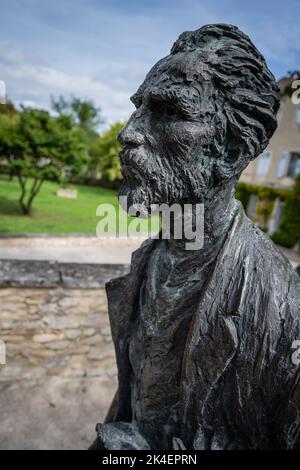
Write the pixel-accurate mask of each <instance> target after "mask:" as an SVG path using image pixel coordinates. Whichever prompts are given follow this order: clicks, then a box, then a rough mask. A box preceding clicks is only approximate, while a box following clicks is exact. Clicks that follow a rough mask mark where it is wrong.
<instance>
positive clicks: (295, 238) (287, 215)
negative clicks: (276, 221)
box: [272, 175, 300, 247]
mask: <svg viewBox="0 0 300 470" xmlns="http://www.w3.org/2000/svg"><path fill="white" fill-rule="evenodd" d="M272 239H273V240H274V241H275V242H276V243H280V244H282V245H284V246H288V247H293V246H294V245H296V243H299V241H300V175H298V176H297V177H296V179H295V185H294V187H293V189H292V191H291V192H290V194H288V196H287V197H286V199H285V205H284V210H283V217H282V221H281V224H280V231H279V232H277V233H274V234H273V236H272ZM276 240H280V241H276Z"/></svg>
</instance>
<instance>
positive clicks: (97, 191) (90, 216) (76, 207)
mask: <svg viewBox="0 0 300 470" xmlns="http://www.w3.org/2000/svg"><path fill="white" fill-rule="evenodd" d="M59 188H60V186H59V185H58V184H57V183H52V182H49V181H45V182H44V183H43V186H42V188H41V190H40V192H39V193H38V195H37V196H36V198H35V199H34V201H33V208H32V213H31V215H30V216H28V215H23V214H22V213H21V209H20V206H19V203H18V199H19V197H20V189H19V185H18V182H17V179H16V178H14V179H13V181H8V178H7V177H6V176H4V175H0V234H25V233H49V234H51V233H52V234H64V233H74V234H75V233H77V234H93V235H96V227H97V224H98V223H99V222H100V221H101V219H102V220H104V219H105V220H106V222H107V220H108V215H107V212H103V213H102V216H103V217H102V218H101V217H100V216H97V215H96V209H97V207H98V206H99V205H100V204H112V205H113V206H114V207H115V209H116V215H117V227H116V230H117V232H118V231H119V218H118V214H119V210H120V211H121V214H122V220H124V224H125V227H126V225H128V223H129V222H131V221H133V223H136V222H137V219H133V218H132V217H128V216H127V214H126V213H125V212H123V211H122V209H120V208H119V204H118V199H117V192H116V191H113V190H111V189H106V188H101V187H91V186H83V185H72V184H69V185H68V186H67V188H68V189H77V192H78V196H77V199H68V198H63V197H58V196H56V191H57V190H58V189H59ZM110 220H111V219H110ZM152 221H153V222H152V223H153V226H152V228H153V231H154V232H157V231H158V229H159V221H158V219H157V218H156V219H155V218H153V219H152ZM139 223H140V227H141V231H142V232H147V229H148V224H149V227H150V219H148V221H147V220H143V221H141V220H140V219H139ZM103 225H105V224H103ZM113 230H114V227H113V226H111V225H110V226H109V228H108V229H107V228H103V229H101V230H100V232H101V233H103V232H107V233H110V234H112V235H114V234H115V233H114V231H113ZM122 235H125V234H124V233H123V234H122Z"/></svg>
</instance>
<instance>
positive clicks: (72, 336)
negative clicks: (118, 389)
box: [0, 261, 128, 388]
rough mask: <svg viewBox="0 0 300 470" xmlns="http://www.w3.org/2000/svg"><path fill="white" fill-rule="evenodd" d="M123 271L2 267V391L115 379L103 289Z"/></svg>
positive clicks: (17, 264) (89, 267)
mask: <svg viewBox="0 0 300 470" xmlns="http://www.w3.org/2000/svg"><path fill="white" fill-rule="evenodd" d="M127 270H128V267H126V266H120V265H111V266H110V265H102V266H99V265H76V264H60V263H47V262H38V261H35V262H28V261H27V262H26V261H22V262H20V261H0V324H1V330H0V339H1V340H2V341H4V342H5V345H6V365H0V387H2V388H3V387H7V386H9V385H14V386H15V387H18V386H19V387H20V386H24V387H31V386H35V385H38V384H40V383H42V382H44V380H45V378H47V377H49V376H57V377H60V378H84V377H87V378H92V377H112V376H114V375H115V374H116V367H115V357H114V348H113V345H112V341H111V335H110V327H109V320H108V315H107V303H106V294H105V289H104V285H105V282H106V281H107V280H108V279H110V278H112V277H117V276H118V275H121V274H123V273H125V272H126V271H127Z"/></svg>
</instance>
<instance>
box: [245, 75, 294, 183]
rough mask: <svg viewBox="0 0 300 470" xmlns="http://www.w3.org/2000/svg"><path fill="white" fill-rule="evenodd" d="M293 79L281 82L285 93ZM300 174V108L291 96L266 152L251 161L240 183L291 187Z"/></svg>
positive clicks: (284, 100) (283, 105) (285, 99)
mask: <svg viewBox="0 0 300 470" xmlns="http://www.w3.org/2000/svg"><path fill="white" fill-rule="evenodd" d="M291 81H292V79H291V78H290V77H284V78H283V79H281V80H280V81H279V87H280V89H281V90H283V89H284V88H285V87H286V86H287V85H289V84H290V83H291ZM299 173H300V105H299V104H294V103H293V101H292V99H291V97H290V96H284V97H282V99H281V104H280V109H279V112H278V128H277V130H276V131H275V133H274V135H273V137H272V139H271V140H270V143H269V145H268V147H267V148H266V149H265V151H264V152H263V153H262V154H261V155H260V156H259V157H258V158H256V159H255V160H254V161H253V162H251V163H250V164H249V165H248V167H247V168H246V169H245V170H244V172H243V174H242V175H241V178H240V181H242V182H244V183H249V184H252V185H264V186H271V187H275V188H291V187H292V186H293V183H294V178H295V176H297V175H298V174H299Z"/></svg>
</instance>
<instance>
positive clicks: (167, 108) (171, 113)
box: [163, 103, 177, 117]
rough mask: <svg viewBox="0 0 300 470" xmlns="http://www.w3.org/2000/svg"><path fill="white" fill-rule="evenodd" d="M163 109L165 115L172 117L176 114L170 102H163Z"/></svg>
mask: <svg viewBox="0 0 300 470" xmlns="http://www.w3.org/2000/svg"><path fill="white" fill-rule="evenodd" d="M163 109H164V112H165V114H166V115H167V116H170V117H173V116H176V114H177V109H176V108H175V106H173V105H172V104H170V103H165V104H164V106H163Z"/></svg>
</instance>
